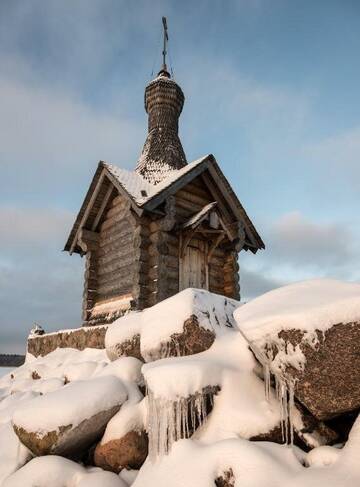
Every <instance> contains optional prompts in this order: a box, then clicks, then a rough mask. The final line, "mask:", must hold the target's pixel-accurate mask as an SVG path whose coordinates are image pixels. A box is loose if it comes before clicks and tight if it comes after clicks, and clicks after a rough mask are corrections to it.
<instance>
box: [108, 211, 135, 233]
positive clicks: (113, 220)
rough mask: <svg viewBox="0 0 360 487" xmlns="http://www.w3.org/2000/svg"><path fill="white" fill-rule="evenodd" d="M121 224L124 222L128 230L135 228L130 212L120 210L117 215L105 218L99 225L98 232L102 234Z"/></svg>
mask: <svg viewBox="0 0 360 487" xmlns="http://www.w3.org/2000/svg"><path fill="white" fill-rule="evenodd" d="M121 222H126V225H127V226H128V227H130V228H134V227H135V226H136V222H135V221H134V220H133V218H132V216H131V215H130V212H129V211H128V210H127V209H122V210H121V211H119V213H118V214H117V215H115V216H112V217H110V218H106V219H105V221H104V222H103V223H102V225H101V230H100V231H101V232H102V233H103V232H104V231H105V230H108V229H109V228H112V227H115V226H117V225H119V223H121Z"/></svg>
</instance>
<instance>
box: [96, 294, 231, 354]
mask: <svg viewBox="0 0 360 487" xmlns="http://www.w3.org/2000/svg"><path fill="white" fill-rule="evenodd" d="M239 305H240V303H239V302H238V301H234V300H232V299H229V298H226V297H224V296H219V295H217V294H212V293H209V292H208V291H204V290H201V289H185V290H184V291H181V292H180V293H178V294H176V295H175V296H172V297H170V298H168V299H165V300H164V301H162V302H160V303H158V304H156V305H155V306H152V307H151V308H147V309H145V310H144V311H142V312H138V313H130V314H129V315H126V316H124V317H122V318H119V319H118V320H116V321H115V322H114V323H113V324H112V325H111V326H110V327H109V328H108V331H107V333H106V337H105V345H106V350H107V354H108V356H109V358H110V359H111V360H114V359H116V358H117V357H119V356H124V355H128V356H133V357H136V358H143V359H144V360H145V361H146V362H152V361H154V360H158V359H161V358H164V357H176V356H185V355H193V354H197V353H200V352H203V351H204V350H207V349H208V348H210V347H211V345H212V344H213V342H214V340H215V337H216V336H219V335H221V334H223V333H224V332H225V331H226V329H228V328H233V327H234V326H235V322H234V318H233V312H234V310H235V309H236V308H237V307H238V306H239Z"/></svg>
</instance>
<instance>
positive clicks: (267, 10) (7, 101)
mask: <svg viewBox="0 0 360 487" xmlns="http://www.w3.org/2000/svg"><path fill="white" fill-rule="evenodd" d="M162 15H166V16H167V17H168V25H169V31H170V55H171V61H172V66H173V69H174V74H175V79H176V80H177V82H178V83H179V84H180V85H181V86H182V88H183V90H184V92H185V96H186V101H185V107H184V111H183V114H182V116H181V121H180V135H181V139H182V142H183V146H184V149H185V152H186V155H187V158H188V160H189V161H190V160H193V159H196V158H198V157H200V156H202V155H204V154H207V153H213V154H214V155H215V157H216V158H217V160H218V162H219V163H220V165H221V167H222V168H223V171H224V173H225V174H226V176H227V177H228V179H229V180H230V182H231V184H232V185H233V187H234V189H235V190H236V192H237V194H238V196H239V198H240V200H241V201H242V203H243V205H244V206H245V208H246V209H247V211H248V213H249V215H250V217H251V218H252V220H253V222H254V223H255V225H256V227H257V229H258V231H259V233H260V234H261V235H262V237H263V239H264V241H265V243H266V245H267V249H266V251H264V252H261V254H260V253H259V254H257V255H256V256H254V255H252V254H251V255H248V254H245V255H243V254H241V258H240V266H241V284H242V296H243V298H244V299H249V298H251V297H254V296H256V295H258V294H261V293H262V292H265V291H267V290H269V289H272V288H273V287H276V286H279V285H282V284H286V283H288V282H292V281H294V280H299V279H307V278H312V277H335V278H339V279H345V280H360V271H359V264H358V263H359V258H360V230H359V222H360V217H359V196H360V164H359V158H360V104H359V95H358V89H359V88H358V87H359V78H360V64H359V61H358V53H359V52H360V35H359V32H360V3H359V2H358V1H355V0H354V1H350V0H342V1H341V0H338V1H332V0H327V1H325V0H323V1H322V0H317V1H316V2H313V1H306V0H303V1H301V2H293V1H290V0H288V1H285V0H271V1H270V0H238V1H231V0H228V1H220V0H219V1H197V2H190V1H182V2H176V1H156V0H154V1H152V2H146V1H134V2H126V1H122V0H92V1H91V2H89V1H86V0H72V1H71V2H70V1H61V2H59V1H58V0H47V1H46V2H44V1H41V0H27V1H26V2H24V1H19V0H3V1H2V2H0V66H1V69H0V106H1V115H2V116H1V117H0V168H1V179H0V233H1V241H0V306H1V310H2V312H1V317H0V352H2V351H21V350H23V348H24V342H25V337H26V335H27V333H28V331H29V329H30V328H31V326H32V323H33V322H34V321H37V322H40V323H41V324H42V325H43V326H44V327H45V328H46V329H47V330H54V329H57V328H70V327H73V326H77V325H78V324H80V309H81V294H82V275H83V261H82V260H81V259H80V258H79V257H78V256H72V257H69V255H67V254H64V253H62V252H61V249H62V248H63V245H64V242H65V240H66V237H67V233H68V231H69V228H70V226H71V223H72V221H73V219H74V216H75V214H76V212H77V210H78V208H79V206H80V204H81V201H82V198H83V196H84V193H85V191H86V189H87V186H88V184H89V181H90V179H91V177H92V174H93V172H94V170H95V167H96V164H97V162H98V160H99V159H104V160H107V161H109V162H112V163H114V164H118V165H120V166H122V167H126V168H133V167H134V166H135V163H136V160H137V158H138V156H139V153H140V151H141V148H142V144H143V142H144V140H145V134H146V114H145V112H144V108H143V92H144V87H145V85H146V83H147V82H148V81H149V80H150V79H151V73H152V71H154V73H156V71H157V69H158V68H159V66H160V62H161V46H160V39H161V16H162Z"/></svg>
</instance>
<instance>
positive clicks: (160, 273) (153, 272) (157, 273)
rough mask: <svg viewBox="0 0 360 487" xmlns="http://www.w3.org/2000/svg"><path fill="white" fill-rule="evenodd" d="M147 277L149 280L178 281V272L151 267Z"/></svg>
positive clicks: (167, 268)
mask: <svg viewBox="0 0 360 487" xmlns="http://www.w3.org/2000/svg"><path fill="white" fill-rule="evenodd" d="M148 276H149V278H150V279H161V280H163V279H164V280H168V279H173V280H176V281H178V280H179V270H178V269H174V268H173V267H165V266H163V267H152V268H151V269H149V273H148Z"/></svg>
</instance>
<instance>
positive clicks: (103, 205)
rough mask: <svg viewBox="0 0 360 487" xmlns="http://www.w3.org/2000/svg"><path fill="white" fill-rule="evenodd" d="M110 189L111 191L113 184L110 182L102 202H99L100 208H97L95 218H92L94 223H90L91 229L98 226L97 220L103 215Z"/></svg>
mask: <svg viewBox="0 0 360 487" xmlns="http://www.w3.org/2000/svg"><path fill="white" fill-rule="evenodd" d="M112 191H113V186H112V184H111V183H110V185H109V188H108V190H107V192H106V195H105V198H104V199H103V201H102V203H101V206H100V208H99V211H98V214H97V215H96V218H95V220H94V223H93V224H92V226H91V230H95V229H96V227H97V226H98V223H99V221H100V218H101V217H102V215H103V213H104V210H105V208H106V205H107V204H108V202H109V198H110V195H111V193H112Z"/></svg>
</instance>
